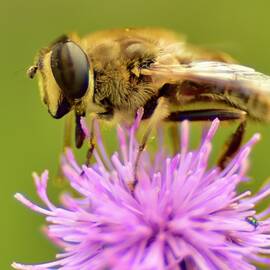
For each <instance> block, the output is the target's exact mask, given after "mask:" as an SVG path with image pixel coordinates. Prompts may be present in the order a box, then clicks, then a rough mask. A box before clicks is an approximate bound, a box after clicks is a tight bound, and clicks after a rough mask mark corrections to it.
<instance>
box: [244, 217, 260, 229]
mask: <svg viewBox="0 0 270 270" xmlns="http://www.w3.org/2000/svg"><path fill="white" fill-rule="evenodd" d="M246 221H247V222H248V223H249V224H250V225H252V226H254V228H255V229H256V228H257V227H258V226H259V221H258V220H257V219H256V218H255V217H253V216H248V217H246Z"/></svg>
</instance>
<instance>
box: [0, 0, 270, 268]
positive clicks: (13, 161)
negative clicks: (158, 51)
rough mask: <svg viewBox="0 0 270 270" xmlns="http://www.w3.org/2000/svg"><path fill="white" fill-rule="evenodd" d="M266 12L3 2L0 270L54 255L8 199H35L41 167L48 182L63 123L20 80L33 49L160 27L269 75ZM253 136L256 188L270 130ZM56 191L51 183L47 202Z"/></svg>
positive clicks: (263, 5) (36, 226) (206, 4)
mask: <svg viewBox="0 0 270 270" xmlns="http://www.w3.org/2000/svg"><path fill="white" fill-rule="evenodd" d="M269 9H270V2H269V0H264V1H262V0H259V1H246V0H238V1H232V0H230V1H217V0H204V1H202V0H197V1H182V0H171V1H170V0H167V1H164V0H162V1H161V0H155V1H153V0H148V1H146V0H135V1H125V0H121V1H119V0H115V1H109V0H108V1H105V0H98V1H96V0H93V1H90V0H88V1H87V0H77V1H68V0H65V1H63V0H46V1H37V0H35V1H34V0H28V1H21V0H13V1H9V2H8V1H5V2H3V0H2V1H1V9H0V26H1V43H0V46H1V66H0V74H1V75H0V76H1V77H0V78H1V89H2V90H1V95H2V96H1V106H0V109H1V117H2V120H1V130H2V131H1V140H0V143H1V148H0V149H1V163H0V164H1V166H2V168H1V188H0V192H1V194H0V200H1V203H0V206H1V221H0V224H1V229H0V232H1V245H0V249H1V250H0V269H2V270H5V269H10V263H11V262H12V261H13V260H16V261H19V262H28V263H35V262H41V261H46V260H49V259H52V258H53V257H54V254H55V251H56V250H55V248H54V247H53V246H52V245H51V244H50V243H49V242H48V241H47V240H46V239H45V237H43V236H42V234H41V233H40V227H41V225H42V224H43V222H44V220H43V217H39V216H38V215H36V214H34V213H31V212H30V211H29V210H27V209H26V208H24V207H23V206H21V205H20V204H19V203H18V202H17V201H16V200H15V199H14V198H13V195H14V193H15V192H18V191H20V192H22V193H24V194H27V196H28V197H30V198H31V199H34V200H35V199H36V198H37V197H36V195H35V190H34V186H33V182H32V179H31V173H32V171H34V170H35V171H37V172H41V171H42V170H43V169H46V168H48V169H49V170H50V172H51V175H52V176H54V175H55V174H56V170H57V164H58V158H59V153H60V150H61V146H62V133H63V132H62V127H63V122H62V121H56V120H53V119H52V118H51V117H50V116H49V115H48V113H47V111H46V109H45V108H44V107H43V106H42V105H41V102H40V98H39V93H38V88H37V83H36V82H35V81H31V80H28V79H27V78H26V75H25V71H26V68H27V67H28V66H29V65H31V64H32V61H33V57H34V56H35V54H36V52H37V50H38V49H40V48H41V47H43V46H46V45H47V44H48V43H49V42H50V41H52V40H54V39H55V38H56V37H57V36H59V35H61V34H63V33H66V32H70V31H76V32H78V33H79V34H80V35H83V34H86V33H88V32H94V31H96V30H100V29H107V28H117V27H127V26H162V27H167V28H170V29H173V30H175V31H178V32H181V33H184V34H186V35H187V37H188V39H189V41H190V42H193V43H195V44H201V45H203V46H205V47H209V48H213V49H217V50H223V51H226V52H228V53H230V54H231V55H233V56H234V57H235V58H236V59H237V60H239V62H241V63H243V64H245V65H249V66H252V67H254V68H256V69H257V70H259V71H262V72H264V73H267V74H270V50H269V47H270V27H269V26H270V15H269ZM197 128H198V127H197ZM232 128H233V126H232V127H230V126H229V127H227V128H226V129H225V128H224V129H223V130H224V133H226V134H222V132H219V134H218V136H217V138H216V140H215V144H216V147H217V148H218V147H219V146H221V144H222V142H223V141H224V140H225V136H227V135H228V134H229V133H230V131H231V130H232ZM255 131H258V132H260V133H262V135H263V137H262V141H261V142H260V143H259V144H258V145H257V146H256V148H255V150H254V151H253V154H252V168H251V170H250V175H251V176H252V177H253V178H254V179H255V180H256V182H255V181H254V187H253V188H254V189H255V190H256V189H257V188H258V183H259V182H261V181H263V180H264V179H266V178H267V177H268V176H269V175H270V162H269V147H270V126H261V125H257V124H251V125H249V130H248V135H247V137H246V138H248V137H250V135H251V134H252V133H253V132H255ZM83 154H84V153H83ZM83 154H81V155H83ZM256 183H257V185H256ZM59 190H60V188H59V186H56V185H54V184H51V185H50V191H51V194H52V197H56V196H55V194H56V193H58V191H59Z"/></svg>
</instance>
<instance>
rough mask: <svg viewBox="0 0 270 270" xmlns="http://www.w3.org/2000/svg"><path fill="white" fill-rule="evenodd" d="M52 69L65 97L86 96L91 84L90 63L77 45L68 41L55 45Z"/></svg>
mask: <svg viewBox="0 0 270 270" xmlns="http://www.w3.org/2000/svg"><path fill="white" fill-rule="evenodd" d="M51 69H52V73H53V76H54V78H55V80H56V82H57V84H58V85H59V87H60V88H61V89H62V90H63V93H64V96H65V97H67V98H70V99H78V98H81V97H82V96H83V95H84V94H85V92H86V90H87V88H88V84H89V62H88V59H87V56H86V54H85V53H84V51H83V50H82V49H81V48H80V47H79V46H78V45H77V44H75V43H74V42H72V41H67V42H64V43H58V44H56V45H54V47H53V48H52V54H51Z"/></svg>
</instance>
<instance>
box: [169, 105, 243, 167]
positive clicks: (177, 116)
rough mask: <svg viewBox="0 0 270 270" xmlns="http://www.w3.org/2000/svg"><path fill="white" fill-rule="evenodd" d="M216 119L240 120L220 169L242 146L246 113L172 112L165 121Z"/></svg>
mask: <svg viewBox="0 0 270 270" xmlns="http://www.w3.org/2000/svg"><path fill="white" fill-rule="evenodd" d="M215 118H218V119H219V120H220V121H232V120H240V125H239V126H238V128H237V130H236V131H235V132H234V133H233V134H232V136H231V137H230V138H229V140H228V142H227V143H226V145H225V151H224V152H223V154H222V155H221V157H220V158H219V160H218V166H219V167H220V168H224V167H225V165H226V164H227V163H228V162H229V161H230V160H231V159H232V157H233V156H234V154H235V153H236V152H237V150H238V149H239V147H240V146H241V142H242V140H243V136H244V133H245V127H246V112H244V111H240V110H229V109H227V110H226V109H206V110H194V111H177V112H172V113H171V114H170V115H169V116H168V117H167V118H166V119H165V120H166V121H173V122H180V121H184V120H189V121H213V120H214V119H215Z"/></svg>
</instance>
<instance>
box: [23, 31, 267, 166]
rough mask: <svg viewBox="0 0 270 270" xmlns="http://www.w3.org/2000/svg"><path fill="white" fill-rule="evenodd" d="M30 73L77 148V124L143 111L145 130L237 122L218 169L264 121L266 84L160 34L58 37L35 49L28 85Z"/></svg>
mask: <svg viewBox="0 0 270 270" xmlns="http://www.w3.org/2000/svg"><path fill="white" fill-rule="evenodd" d="M36 74H38V77H39V84H40V93H41V99H42V101H43V103H44V104H45V105H46V106H47V108H48V111H49V113H50V114H51V115H52V117H54V118H57V119H58V118H61V117H63V116H65V115H66V114H67V113H69V112H70V111H74V113H75V119H76V129H75V130H76V136H75V137H76V146H77V147H80V146H81V145H82V143H83V140H84V135H83V132H82V128H81V126H80V120H79V119H80V117H81V116H86V115H88V114H90V113H95V114H96V115H97V116H98V117H99V118H101V119H105V120H108V121H117V122H130V121H132V120H133V119H134V117H135V114H136V112H137V110H138V109H139V108H140V107H143V108H144V115H143V119H150V121H149V123H150V124H149V128H148V131H149V129H150V128H152V127H153V125H154V124H156V123H157V122H160V121H168V122H179V121H183V120H189V121H209V120H213V119H214V118H219V119H220V120H222V121H233V120H238V121H239V123H240V124H239V126H238V128H237V130H236V131H235V133H234V134H233V135H232V137H231V138H230V139H229V141H228V145H227V148H226V151H225V152H224V153H223V155H222V157H221V159H220V161H219V164H220V166H221V167H222V166H223V164H224V163H225V162H226V160H227V159H228V158H231V157H232V156H233V154H234V153H235V152H236V151H237V149H238V148H239V146H240V143H241V140H242V137H243V134H244V131H245V126H246V120H247V119H252V120H258V121H261V122H268V121H269V120H270V95H269V94H270V77H268V76H266V75H264V74H262V73H259V72H256V71H255V70H254V69H252V68H249V67H245V66H241V65H238V64H235V62H234V61H233V60H232V58H231V57H229V56H228V55H226V54H224V53H213V52H208V51H206V50H203V49H200V48H197V47H195V46H192V45H189V44H187V43H186V42H185V40H184V39H183V38H181V37H179V36H178V35H177V34H175V33H173V32H171V31H167V30H163V29H147V28H145V29H130V28H128V29H118V30H117V29H116V30H109V31H101V32H97V33H94V34H90V35H88V36H85V37H83V38H79V37H78V36H77V35H76V34H70V35H67V36H62V37H61V38H59V39H58V40H56V41H55V42H54V43H52V44H51V45H50V46H48V47H47V48H44V49H41V50H40V52H39V54H38V56H37V58H36V61H35V63H34V65H33V66H32V67H30V68H29V69H28V76H29V77H30V78H34V76H35V75H36ZM148 131H146V136H145V137H144V138H145V139H144V141H143V142H142V146H144V145H145V142H146V140H147V134H149V132H148ZM141 149H143V147H141Z"/></svg>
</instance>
